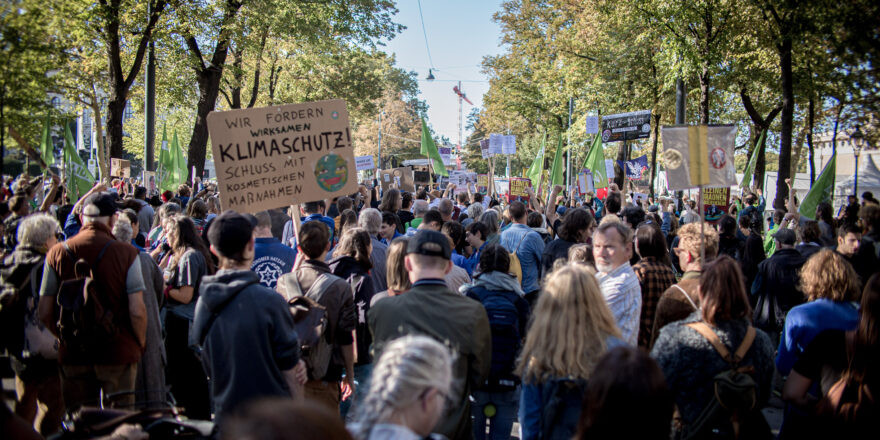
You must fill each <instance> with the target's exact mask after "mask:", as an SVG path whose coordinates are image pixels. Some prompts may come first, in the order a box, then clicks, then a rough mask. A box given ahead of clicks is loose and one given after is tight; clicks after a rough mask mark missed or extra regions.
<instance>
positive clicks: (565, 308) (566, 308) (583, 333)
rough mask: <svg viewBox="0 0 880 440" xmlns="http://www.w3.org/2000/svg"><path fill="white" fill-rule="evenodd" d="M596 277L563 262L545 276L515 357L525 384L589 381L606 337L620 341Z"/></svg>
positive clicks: (577, 265)
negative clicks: (572, 379)
mask: <svg viewBox="0 0 880 440" xmlns="http://www.w3.org/2000/svg"><path fill="white" fill-rule="evenodd" d="M594 274H595V272H594V271H592V270H590V269H589V268H587V267H585V266H583V265H580V264H567V265H565V266H563V267H561V268H559V269H558V270H556V271H555V272H553V273H552V274H551V275H550V277H549V278H548V280H547V284H546V285H545V286H544V289H543V292H542V293H541V296H540V297H539V298H538V304H537V306H536V308H535V311H534V313H533V315H532V323H531V325H530V327H529V331H528V334H527V335H526V342H525V346H524V347H523V350H522V354H521V355H520V359H519V366H518V368H517V370H518V372H519V375H520V377H522V379H523V381H524V382H532V383H534V382H544V381H546V380H548V379H550V378H553V377H575V378H580V379H588V378H589V377H590V375H591V374H592V372H593V368H594V367H595V365H596V363H597V362H598V361H599V358H600V357H602V355H603V354H604V353H605V350H606V345H605V339H606V338H607V337H608V336H616V337H620V330H618V328H617V323H616V322H615V321H614V316H613V315H612V314H611V310H610V309H609V308H608V305H607V304H606V303H605V298H604V297H602V292H601V290H600V289H599V283H598V281H596V277H595V275H594Z"/></svg>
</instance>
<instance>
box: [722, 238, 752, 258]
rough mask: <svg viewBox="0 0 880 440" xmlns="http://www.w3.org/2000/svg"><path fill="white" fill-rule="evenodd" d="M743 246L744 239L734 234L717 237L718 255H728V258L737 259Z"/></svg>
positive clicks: (744, 245)
mask: <svg viewBox="0 0 880 440" xmlns="http://www.w3.org/2000/svg"><path fill="white" fill-rule="evenodd" d="M745 247H746V241H745V240H744V239H742V240H741V239H740V238H739V237H737V236H736V235H720V236H719V237H718V255H729V256H730V258H733V259H735V260H739V259H740V255H742V251H743V249H744V248H745Z"/></svg>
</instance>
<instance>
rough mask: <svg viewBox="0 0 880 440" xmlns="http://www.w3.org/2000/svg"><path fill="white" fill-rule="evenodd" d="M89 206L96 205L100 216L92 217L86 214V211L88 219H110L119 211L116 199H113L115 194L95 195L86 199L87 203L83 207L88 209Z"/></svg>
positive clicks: (101, 193)
mask: <svg viewBox="0 0 880 440" xmlns="http://www.w3.org/2000/svg"><path fill="white" fill-rule="evenodd" d="M89 205H94V206H95V207H96V208H98V214H97V215H93V216H90V215H88V214H86V213H85V209H84V210H83V215H84V216H87V217H110V216H111V215H113V214H115V213H116V211H117V210H118V209H119V208H118V207H117V206H116V198H115V197H113V194H110V193H107V192H100V193H95V194H93V195H91V196H89V198H88V199H86V201H85V203H84V204H83V207H87V206H89Z"/></svg>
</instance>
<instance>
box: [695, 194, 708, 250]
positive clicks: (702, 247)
mask: <svg viewBox="0 0 880 440" xmlns="http://www.w3.org/2000/svg"><path fill="white" fill-rule="evenodd" d="M697 188H698V189H697V194H698V197H699V198H700V266H701V267H702V266H703V265H705V264H706V238H705V237H706V234H705V227H706V224H705V220H706V219H705V217H706V215H705V214H704V211H703V210H704V207H703V185H700V186H698V187H697Z"/></svg>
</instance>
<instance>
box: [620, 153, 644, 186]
mask: <svg viewBox="0 0 880 440" xmlns="http://www.w3.org/2000/svg"><path fill="white" fill-rule="evenodd" d="M617 164H618V165H620V169H622V170H623V171H624V175H625V176H626V178H627V179H629V180H640V179H641V178H642V174H643V173H644V172H645V171H647V170H648V156H647V155H642V156H641V157H637V158H635V159H632V160H627V161H620V160H618V161H617Z"/></svg>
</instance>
